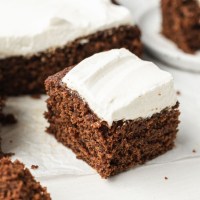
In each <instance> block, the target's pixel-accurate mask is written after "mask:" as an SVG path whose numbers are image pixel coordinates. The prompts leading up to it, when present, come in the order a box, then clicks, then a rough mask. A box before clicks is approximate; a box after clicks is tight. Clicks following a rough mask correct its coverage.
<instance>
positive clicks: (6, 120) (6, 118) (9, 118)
mask: <svg viewBox="0 0 200 200" xmlns="http://www.w3.org/2000/svg"><path fill="white" fill-rule="evenodd" d="M0 118H1V124H2V125H4V126H5V125H9V124H15V123H17V119H16V118H15V116H14V115H13V114H4V115H2V116H0Z"/></svg>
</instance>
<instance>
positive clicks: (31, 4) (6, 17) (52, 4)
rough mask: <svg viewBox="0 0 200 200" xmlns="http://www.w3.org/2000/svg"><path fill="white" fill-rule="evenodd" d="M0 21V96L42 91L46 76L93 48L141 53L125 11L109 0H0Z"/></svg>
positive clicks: (127, 13)
mask: <svg viewBox="0 0 200 200" xmlns="http://www.w3.org/2000/svg"><path fill="white" fill-rule="evenodd" d="M10 13H12V15H11V14H10ZM0 24H1V31H0V94H6V95H19V94H34V93H43V92H44V91H45V90H44V80H45V79H46V78H47V77H48V76H49V75H52V74H54V73H56V72H58V71H60V70H62V69H64V68H65V67H67V66H72V65H75V64H77V63H78V62H80V61H81V60H83V59H84V58H86V57H88V56H91V55H93V54H94V53H97V52H101V51H105V50H109V49H112V48H121V47H125V48H127V49H129V50H130V51H132V52H134V53H135V54H137V55H138V56H140V55H141V54H142V44H141V41H140V30H139V29H138V27H137V26H136V25H135V23H134V22H133V21H132V18H131V14H130V12H129V10H128V9H127V8H125V7H123V6H121V5H117V4H116V3H112V1H111V0H87V1H83V0H61V1H57V0H51V1H49V0H43V1H42V2H41V1H39V0H36V1H24V0H23V1H22V0H15V1H1V2H0Z"/></svg>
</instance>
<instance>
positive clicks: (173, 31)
mask: <svg viewBox="0 0 200 200" xmlns="http://www.w3.org/2000/svg"><path fill="white" fill-rule="evenodd" d="M161 7H162V19H163V20H162V33H163V34H164V35H165V36H166V37H167V38H169V39H170V40H172V41H174V42H175V43H176V44H177V46H178V47H179V48H181V49H182V50H183V51H185V52H187V53H194V52H195V51H197V50H200V0H173V1H172V0H161Z"/></svg>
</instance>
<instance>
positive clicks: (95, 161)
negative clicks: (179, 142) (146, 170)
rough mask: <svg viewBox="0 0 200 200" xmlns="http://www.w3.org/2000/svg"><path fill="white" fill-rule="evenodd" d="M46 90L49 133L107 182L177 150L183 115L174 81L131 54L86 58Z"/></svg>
mask: <svg viewBox="0 0 200 200" xmlns="http://www.w3.org/2000/svg"><path fill="white" fill-rule="evenodd" d="M45 86H46V91H47V94H48V95H49V98H48V100H47V107H48V112H46V113H45V117H46V118H47V120H48V122H49V124H50V126H49V127H48V129H47V131H48V132H49V133H51V134H53V135H54V136H55V137H56V139H57V140H58V141H59V142H61V143H63V144H64V145H65V146H67V147H69V148H70V149H72V150H73V152H74V153H75V154H76V155H77V158H80V159H82V160H84V161H86V162H87V163H88V164H89V165H91V166H92V167H93V168H94V169H96V170H97V172H98V173H99V174H100V175H101V176H102V177H104V178H107V177H109V176H112V175H115V174H117V173H119V172H121V171H125V170H127V169H129V168H131V167H133V166H136V165H138V164H143V163H144V162H146V161H148V160H150V159H152V158H155V157H157V156H159V155H161V154H163V153H165V152H166V151H168V150H170V149H172V148H173V146H174V140H175V138H176V134H177V130H178V129H177V127H178V123H179V120H178V116H179V110H178V102H177V97H176V91H175V90H174V86H173V78H172V76H171V75H170V74H169V73H167V72H165V71H162V70H160V69H159V68H158V67H157V66H155V65H154V64H153V63H151V62H147V61H143V60H141V59H140V58H138V57H137V56H135V55H134V54H132V53H131V52H130V51H128V50H126V49H113V50H110V51H106V52H102V53H98V54H95V55H93V56H91V57H89V58H86V59H85V60H83V61H82V62H80V63H79V64H77V65H76V66H75V67H74V68H73V69H71V70H70V71H69V69H65V70H63V71H61V72H59V73H57V74H55V75H53V76H50V77H49V78H48V79H47V80H46V81H45ZM66 159H67V158H66Z"/></svg>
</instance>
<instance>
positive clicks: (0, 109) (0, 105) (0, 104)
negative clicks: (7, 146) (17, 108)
mask: <svg viewBox="0 0 200 200" xmlns="http://www.w3.org/2000/svg"><path fill="white" fill-rule="evenodd" d="M3 107H4V100H3V98H2V97H0V134H1V119H2V116H3ZM2 156H3V152H2V150H1V136H0V159H1V157H2Z"/></svg>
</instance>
